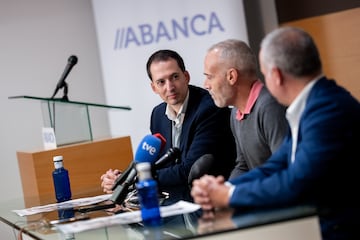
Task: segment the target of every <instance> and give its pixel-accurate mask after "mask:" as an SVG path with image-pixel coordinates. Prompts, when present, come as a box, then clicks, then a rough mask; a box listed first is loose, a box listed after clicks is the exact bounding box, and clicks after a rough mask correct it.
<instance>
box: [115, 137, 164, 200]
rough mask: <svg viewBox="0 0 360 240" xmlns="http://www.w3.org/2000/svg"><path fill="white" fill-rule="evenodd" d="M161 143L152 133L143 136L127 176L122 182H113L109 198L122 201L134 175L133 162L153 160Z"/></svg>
mask: <svg viewBox="0 0 360 240" xmlns="http://www.w3.org/2000/svg"><path fill="white" fill-rule="evenodd" d="M161 144H162V139H160V138H158V137H156V136H154V135H147V136H145V137H144V138H143V140H142V141H141V142H140V144H139V146H138V148H137V150H136V153H135V159H134V161H133V163H132V164H131V165H132V166H131V169H130V170H128V173H127V174H126V175H127V176H126V177H124V178H123V180H122V182H121V181H116V182H115V183H114V186H113V189H115V191H114V192H113V194H112V195H111V197H110V199H109V200H111V201H113V202H114V203H117V204H121V203H122V202H123V201H124V199H125V198H126V196H127V194H128V189H129V187H130V185H131V184H132V183H133V182H134V179H135V177H136V169H135V168H134V164H136V163H139V162H151V163H153V162H155V160H156V159H157V157H158V155H159V152H160V149H161ZM120 177H121V176H120ZM120 177H119V178H120Z"/></svg>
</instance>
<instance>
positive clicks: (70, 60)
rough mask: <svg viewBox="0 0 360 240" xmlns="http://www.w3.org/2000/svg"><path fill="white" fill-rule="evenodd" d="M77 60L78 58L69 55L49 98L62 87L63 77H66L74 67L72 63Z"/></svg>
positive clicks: (64, 84) (64, 83) (63, 83)
mask: <svg viewBox="0 0 360 240" xmlns="http://www.w3.org/2000/svg"><path fill="white" fill-rule="evenodd" d="M77 62H78V58H77V57H76V56H75V55H72V56H70V57H69V59H68V63H67V64H66V66H65V69H64V72H63V74H62V75H61V77H60V80H59V81H58V83H57V84H56V88H55V91H54V93H53V95H52V96H51V98H54V97H55V95H56V94H57V92H58V91H59V89H61V88H62V87H64V86H66V82H65V79H66V77H67V76H68V75H69V73H70V71H71V69H72V68H73V67H74V65H75V64H76V63H77Z"/></svg>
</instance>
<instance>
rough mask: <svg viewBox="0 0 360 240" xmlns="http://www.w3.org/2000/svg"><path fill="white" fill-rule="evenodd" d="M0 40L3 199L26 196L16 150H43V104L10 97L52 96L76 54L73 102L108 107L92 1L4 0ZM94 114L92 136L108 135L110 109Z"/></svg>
mask: <svg viewBox="0 0 360 240" xmlns="http://www.w3.org/2000/svg"><path fill="white" fill-rule="evenodd" d="M0 36H1V37H0V66H1V67H0V84H1V85H0V86H1V87H0V109H1V111H2V113H1V117H0V119H1V124H0V133H1V137H0V163H1V174H0V196H1V197H0V198H1V200H4V199H11V198H14V197H18V196H22V186H21V180H20V176H19V170H18V165H17V158H16V151H18V150H20V151H28V150H31V151H32V150H37V149H39V150H41V149H43V144H42V138H41V128H42V126H43V122H42V113H41V108H40V102H38V101H31V100H20V99H16V100H14V99H13V100H9V99H8V97H9V96H14V95H32V96H39V97H50V96H51V95H52V93H53V91H54V89H55V85H56V83H57V82H58V80H59V79H60V76H61V74H62V72H63V71H64V68H65V65H66V63H67V59H68V58H69V56H70V55H72V54H75V55H77V56H78V59H79V61H78V63H77V65H75V66H74V68H73V69H72V72H70V74H69V75H68V78H67V83H68V85H69V93H68V96H69V98H70V100H74V101H89V102H95V103H105V96H104V88H103V84H102V76H101V75H102V74H101V70H100V63H99V53H98V47H97V42H96V35H95V26H94V18H93V12H92V8H91V2H90V0H77V1H72V0H62V1H57V0H31V1H21V0H0ZM57 96H62V90H61V91H60V92H59V93H58V95H57ZM109 104H110V103H109ZM91 111H92V110H90V113H91ZM92 116H93V117H94V118H95V119H96V121H93V123H92V124H93V127H94V136H95V137H108V136H109V132H110V131H109V124H108V118H107V114H106V111H100V110H99V109H94V111H93V115H92ZM49 161H52V160H51V159H49ZM49 174H51V173H49ZM49 184H52V183H49Z"/></svg>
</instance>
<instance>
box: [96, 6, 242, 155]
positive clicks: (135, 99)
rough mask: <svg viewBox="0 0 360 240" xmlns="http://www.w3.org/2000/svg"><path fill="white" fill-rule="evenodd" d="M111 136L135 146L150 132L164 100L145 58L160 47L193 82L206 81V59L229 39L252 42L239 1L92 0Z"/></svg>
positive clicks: (201, 82)
mask: <svg viewBox="0 0 360 240" xmlns="http://www.w3.org/2000/svg"><path fill="white" fill-rule="evenodd" d="M92 4H93V11H94V16H95V26H96V32H97V38H98V43H99V49H100V58H101V59H100V60H101V67H102V72H103V80H104V88H105V95H106V101H107V104H111V105H122V106H130V107H131V108H132V110H131V111H119V110H112V111H109V121H110V130H111V134H112V136H122V135H130V136H131V139H132V144H133V148H134V149H136V148H137V145H138V143H139V142H140V141H141V139H142V138H143V137H144V136H145V135H146V134H148V133H149V122H150V121H149V119H150V114H151V110H152V108H153V107H154V106H155V105H157V104H158V103H160V102H161V99H160V97H159V96H157V95H155V94H154V93H153V92H152V90H151V88H150V80H149V79H148V77H147V74H146V67H145V65H146V61H147V59H148V57H149V56H150V55H151V54H152V53H153V52H154V51H156V50H159V49H163V48H169V49H172V50H175V51H177V52H178V53H179V54H180V55H181V56H182V57H183V58H184V61H185V66H186V68H187V69H188V70H189V72H190V76H191V80H190V83H191V84H193V85H197V86H202V84H203V79H204V77H203V58H204V55H205V53H206V50H207V48H209V47H210V45H212V44H214V43H216V42H218V41H221V40H225V39H227V38H238V39H241V40H243V41H245V42H248V38H247V31H246V23H245V16H244V10H243V3H242V1H239V0H221V1H219V0H181V1H174V0H173V1H169V0H131V1H130V0H129V1H119V0H107V1H103V0H92Z"/></svg>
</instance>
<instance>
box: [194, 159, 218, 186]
mask: <svg viewBox="0 0 360 240" xmlns="http://www.w3.org/2000/svg"><path fill="white" fill-rule="evenodd" d="M214 162H215V158H214V155H212V154H204V155H202V156H201V157H199V158H198V159H197V160H196V161H195V162H194V164H193V165H192V166H191V169H190V172H189V176H188V184H189V185H190V186H191V184H192V182H193V181H194V180H195V179H198V178H200V177H202V176H203V175H205V174H207V173H209V171H210V169H211V167H212V166H213V165H214Z"/></svg>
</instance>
